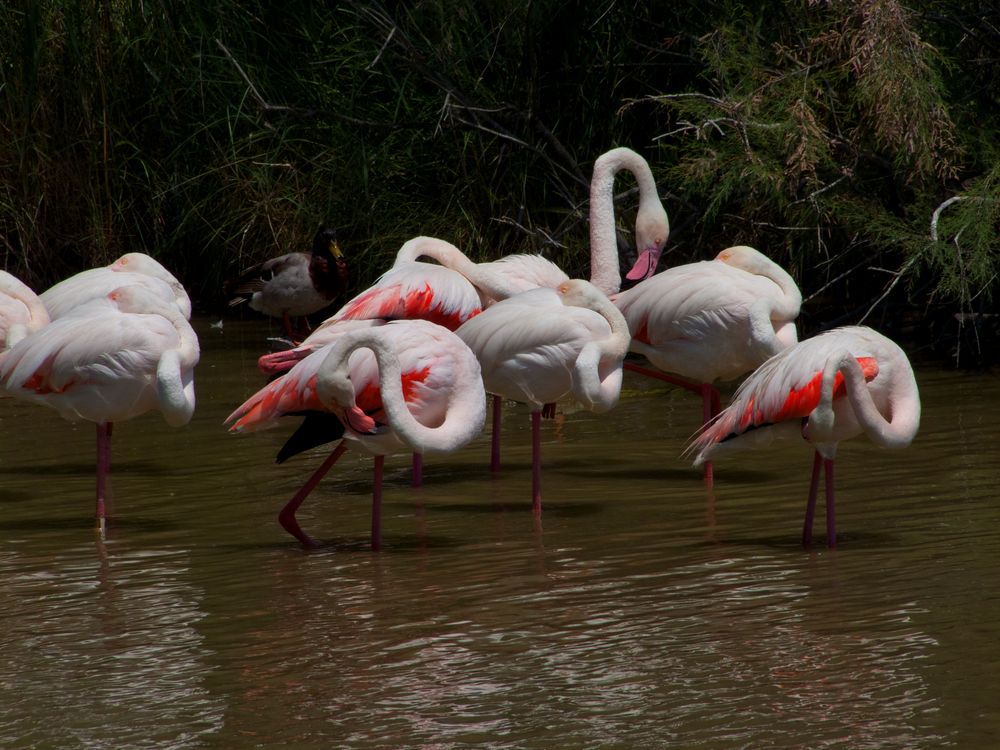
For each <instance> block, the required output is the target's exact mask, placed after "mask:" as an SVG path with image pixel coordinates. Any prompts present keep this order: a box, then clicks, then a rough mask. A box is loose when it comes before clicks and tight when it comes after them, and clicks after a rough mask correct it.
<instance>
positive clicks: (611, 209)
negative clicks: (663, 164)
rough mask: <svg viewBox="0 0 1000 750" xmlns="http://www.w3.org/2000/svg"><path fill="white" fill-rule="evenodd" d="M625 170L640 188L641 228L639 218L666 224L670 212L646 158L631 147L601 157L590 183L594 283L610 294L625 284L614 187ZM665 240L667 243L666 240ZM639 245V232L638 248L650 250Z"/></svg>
mask: <svg viewBox="0 0 1000 750" xmlns="http://www.w3.org/2000/svg"><path fill="white" fill-rule="evenodd" d="M623 169H625V170H628V171H629V172H631V173H632V175H633V176H634V177H635V180H636V182H637V184H638V186H639V214H638V216H637V222H636V223H637V225H638V224H639V218H638V217H641V216H646V215H650V214H653V215H656V216H660V215H662V220H663V221H664V222H666V211H664V210H663V205H662V204H661V203H660V197H659V194H658V193H657V189H656V181H655V180H654V179H653V173H652V171H651V170H650V168H649V164H648V163H647V162H646V160H645V159H643V158H642V157H641V156H640V155H639V154H637V153H636V152H635V151H633V150H632V149H629V148H615V149H612V150H610V151H608V152H606V153H604V154H602V155H601V156H600V157H598V159H597V161H595V162H594V172H593V176H592V178H591V181H590V281H591V283H593V284H594V286H596V287H597V288H598V289H600V290H601V291H602V292H604V293H605V294H607V295H611V294H614V293H616V292H617V291H618V290H619V289H621V283H622V278H621V270H620V269H619V265H618V238H617V233H616V230H615V205H614V186H615V176H616V175H617V174H618V172H620V171H621V170H623ZM654 212H655V214H654ZM667 231H669V224H667ZM663 239H664V241H665V240H666V237H664V238H663ZM639 242H640V241H639V239H638V233H637V247H636V249H637V251H638V252H640V253H642V252H643V251H644V250H647V249H648V248H643V247H638V244H639ZM659 249H662V248H659ZM657 255H658V253H657Z"/></svg>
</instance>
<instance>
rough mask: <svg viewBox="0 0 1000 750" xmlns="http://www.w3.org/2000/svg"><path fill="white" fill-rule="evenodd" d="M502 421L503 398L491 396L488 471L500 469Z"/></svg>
mask: <svg viewBox="0 0 1000 750" xmlns="http://www.w3.org/2000/svg"><path fill="white" fill-rule="evenodd" d="M502 421H503V399H501V398H500V397H499V396H494V397H493V422H492V431H493V432H492V438H493V439H492V441H491V443H490V471H492V472H494V473H496V472H498V471H500V427H501V425H502Z"/></svg>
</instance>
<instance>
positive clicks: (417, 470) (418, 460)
mask: <svg viewBox="0 0 1000 750" xmlns="http://www.w3.org/2000/svg"><path fill="white" fill-rule="evenodd" d="M423 484H424V455H423V454H422V453H414V454H413V472H412V476H411V477H410V486H411V487H422V486H423Z"/></svg>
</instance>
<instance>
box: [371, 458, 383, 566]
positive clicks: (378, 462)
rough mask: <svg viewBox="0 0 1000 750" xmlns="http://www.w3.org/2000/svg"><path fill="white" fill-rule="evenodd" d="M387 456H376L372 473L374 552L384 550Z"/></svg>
mask: <svg viewBox="0 0 1000 750" xmlns="http://www.w3.org/2000/svg"><path fill="white" fill-rule="evenodd" d="M384 465H385V456H375V468H374V469H373V471H372V550H374V551H376V552H377V551H378V550H380V549H382V468H383V466H384Z"/></svg>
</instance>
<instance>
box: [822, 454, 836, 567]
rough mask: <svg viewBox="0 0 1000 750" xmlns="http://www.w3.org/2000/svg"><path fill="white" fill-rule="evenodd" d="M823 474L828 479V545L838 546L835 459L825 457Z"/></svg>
mask: <svg viewBox="0 0 1000 750" xmlns="http://www.w3.org/2000/svg"><path fill="white" fill-rule="evenodd" d="M823 476H824V478H825V479H826V546H827V547H829V548H831V549H832V548H833V547H836V546H837V519H836V507H835V505H834V496H833V459H832V458H825V459H823Z"/></svg>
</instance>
